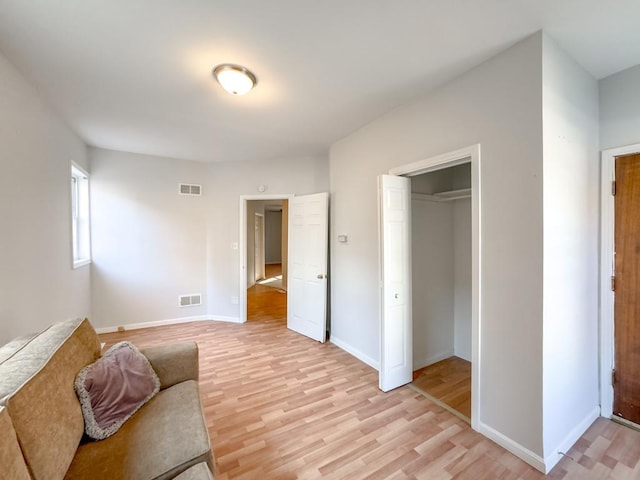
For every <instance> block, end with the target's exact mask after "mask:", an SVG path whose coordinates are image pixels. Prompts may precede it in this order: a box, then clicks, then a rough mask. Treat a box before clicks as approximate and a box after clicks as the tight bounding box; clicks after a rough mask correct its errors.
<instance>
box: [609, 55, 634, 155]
mask: <svg viewBox="0 0 640 480" xmlns="http://www.w3.org/2000/svg"><path fill="white" fill-rule="evenodd" d="M637 143H640V65H637V66H635V67H632V68H629V69H627V70H624V71H622V72H619V73H616V74H615V75H611V76H610V77H607V78H605V79H602V80H600V149H601V150H606V149H609V148H616V147H624V146H626V145H634V144H637Z"/></svg>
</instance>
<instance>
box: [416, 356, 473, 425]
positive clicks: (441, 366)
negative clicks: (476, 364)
mask: <svg viewBox="0 0 640 480" xmlns="http://www.w3.org/2000/svg"><path fill="white" fill-rule="evenodd" d="M413 386H414V387H416V388H418V389H420V390H422V391H424V392H425V393H427V394H429V395H431V396H433V397H435V398H436V399H438V400H440V401H441V402H443V403H445V404H446V405H448V406H449V407H450V408H453V409H454V410H456V411H457V412H459V413H461V414H462V415H463V416H464V417H466V419H467V420H469V419H470V418H471V362H468V361H466V360H463V359H462V358H458V357H449V358H446V359H444V360H442V361H440V362H437V363H434V364H433V365H429V366H427V367H424V368H421V369H420V370H416V371H415V372H413Z"/></svg>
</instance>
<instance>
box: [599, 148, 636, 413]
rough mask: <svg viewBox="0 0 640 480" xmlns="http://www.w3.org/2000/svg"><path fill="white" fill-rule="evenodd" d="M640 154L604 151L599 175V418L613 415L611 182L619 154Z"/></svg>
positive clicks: (612, 231)
mask: <svg viewBox="0 0 640 480" xmlns="http://www.w3.org/2000/svg"><path fill="white" fill-rule="evenodd" d="M633 153H640V143H637V144H635V145H627V146H626V147H619V148H611V149H608V150H603V151H602V163H601V175H600V212H601V213H600V415H601V416H603V417H605V418H610V417H611V416H612V415H613V384H612V382H611V380H612V379H611V370H613V367H614V354H615V351H614V347H615V338H614V334H613V333H614V323H613V321H614V318H613V307H614V294H613V292H612V291H611V276H612V275H613V267H614V264H613V262H614V259H613V252H614V249H615V237H614V227H615V208H614V205H615V204H614V198H613V195H612V194H611V182H612V181H613V180H615V172H616V169H615V160H616V157H618V156H620V155H629V154H633Z"/></svg>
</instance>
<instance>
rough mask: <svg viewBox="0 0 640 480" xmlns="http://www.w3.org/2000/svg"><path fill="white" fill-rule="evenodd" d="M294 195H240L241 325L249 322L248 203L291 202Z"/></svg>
mask: <svg viewBox="0 0 640 480" xmlns="http://www.w3.org/2000/svg"><path fill="white" fill-rule="evenodd" d="M293 197H294V194H293V193H285V194H271V195H240V222H239V223H240V234H239V235H238V238H239V241H238V249H239V255H238V258H239V259H240V267H239V272H240V275H239V276H240V282H239V283H240V295H239V303H240V323H245V322H246V321H247V202H248V201H251V200H289V199H290V198H293Z"/></svg>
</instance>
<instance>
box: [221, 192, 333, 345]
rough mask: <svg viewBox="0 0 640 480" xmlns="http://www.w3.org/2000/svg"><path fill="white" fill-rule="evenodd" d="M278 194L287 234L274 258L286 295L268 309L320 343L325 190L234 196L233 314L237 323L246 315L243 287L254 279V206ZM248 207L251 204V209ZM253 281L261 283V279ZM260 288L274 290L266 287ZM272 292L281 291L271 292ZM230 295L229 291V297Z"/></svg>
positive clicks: (323, 337) (322, 333) (324, 333)
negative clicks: (235, 307)
mask: <svg viewBox="0 0 640 480" xmlns="http://www.w3.org/2000/svg"><path fill="white" fill-rule="evenodd" d="M278 200H279V201H281V205H282V207H283V208H282V209H283V212H282V213H283V216H286V217H287V219H283V221H282V224H283V225H284V226H286V229H287V230H286V232H285V233H284V234H283V235H282V238H286V239H287V242H286V252H285V253H283V254H282V256H281V259H280V260H281V263H280V265H281V269H282V272H283V274H282V277H283V280H284V285H285V286H286V290H285V291H286V301H284V302H282V303H283V308H282V310H281V311H280V312H279V313H278V312H276V313H275V314H274V315H277V317H278V318H279V320H278V321H279V322H280V323H281V324H282V325H284V326H286V327H287V328H288V329H289V330H293V331H294V332H297V333H299V334H301V335H304V336H307V337H309V338H311V339H313V340H316V341H318V342H322V343H324V342H325V341H326V338H327V334H328V333H327V298H328V297H327V290H328V289H327V284H328V277H327V273H328V271H327V270H328V243H329V237H328V234H329V194H328V193H327V192H320V193H312V194H306V195H241V196H240V222H239V224H240V232H239V233H240V235H239V242H238V244H235V243H233V244H232V248H234V249H239V252H238V253H239V260H240V262H239V275H240V278H239V280H240V281H239V284H240V295H239V298H238V302H237V303H239V304H240V305H239V306H240V308H239V310H240V312H239V313H240V318H239V320H240V322H241V323H245V322H246V321H247V310H248V309H247V288H248V286H250V285H252V282H253V283H255V270H254V269H255V262H254V259H253V258H251V255H255V245H253V243H254V242H255V213H256V209H258V208H263V207H264V205H265V204H272V203H274V202H276V201H278ZM252 201H262V203H261V204H259V203H255V204H253V203H251V202H252ZM265 202H266V203H265ZM258 205H262V207H258ZM254 207H255V208H254ZM252 208H254V210H251V209H252ZM285 209H286V212H287V213H286V214H285ZM267 211H268V210H267ZM258 213H262V212H258ZM263 215H264V213H263ZM265 231H266V229H265ZM283 244H284V242H283ZM265 252H266V244H265ZM265 254H266V253H265ZM248 260H249V261H248ZM265 280H266V279H265ZM259 286H261V287H263V285H259ZM266 288H268V289H269V290H273V291H275V290H276V289H273V288H271V287H266ZM282 290H284V289H282ZM277 295H283V294H282V293H277ZM281 298H282V297H281ZM233 300H234V297H232V302H233ZM268 305H269V306H271V305H272V302H268ZM276 326H279V325H276Z"/></svg>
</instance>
